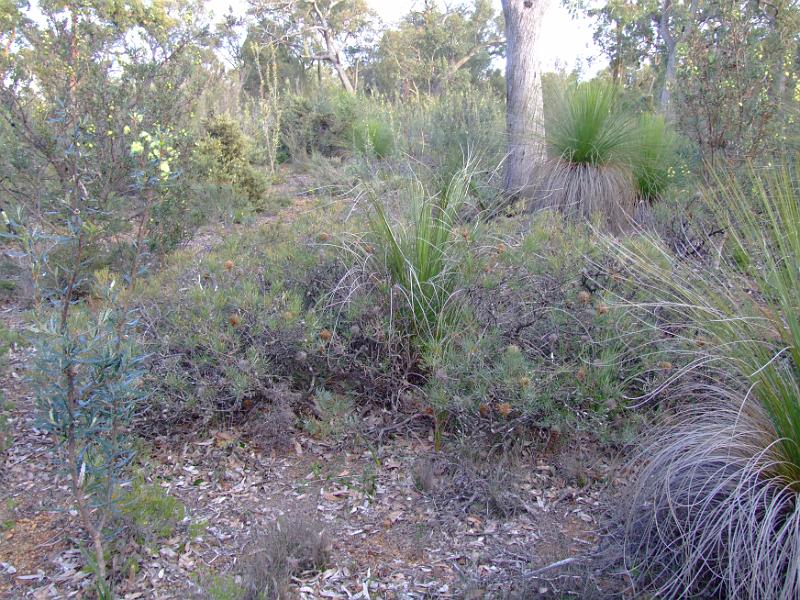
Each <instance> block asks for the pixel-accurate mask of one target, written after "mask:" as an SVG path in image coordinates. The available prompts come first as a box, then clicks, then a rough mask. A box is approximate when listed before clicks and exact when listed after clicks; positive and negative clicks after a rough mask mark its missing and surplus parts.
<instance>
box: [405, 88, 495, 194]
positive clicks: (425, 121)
mask: <svg viewBox="0 0 800 600" xmlns="http://www.w3.org/2000/svg"><path fill="white" fill-rule="evenodd" d="M394 110H395V122H397V123H398V129H399V130H400V132H401V136H402V140H403V141H402V143H403V146H404V150H405V152H406V153H407V154H409V155H411V156H412V157H413V158H414V159H415V161H417V162H419V163H420V164H422V165H424V166H426V167H428V168H429V169H430V172H431V179H433V184H434V185H436V186H438V187H442V188H443V187H445V186H446V185H447V184H448V183H449V182H450V180H451V179H452V178H453V176H455V175H456V174H457V173H458V172H459V171H460V170H461V169H462V168H463V166H464V163H465V162H467V161H469V162H470V164H471V166H472V170H473V178H472V181H471V184H472V186H473V187H475V188H477V189H476V190H473V191H478V192H480V193H481V196H483V195H485V196H486V198H485V200H486V202H487V203H488V202H490V201H491V199H492V197H493V196H492V194H493V191H492V190H491V186H490V183H491V179H492V176H493V175H494V173H495V171H496V169H497V168H498V165H500V164H501V163H502V161H503V157H504V156H505V152H506V137H505V107H504V105H503V102H502V99H501V97H500V96H498V95H497V94H495V93H493V92H492V91H491V90H487V89H483V88H476V89H469V90H465V91H462V92H447V93H443V94H440V95H437V96H432V97H421V98H419V99H415V100H409V101H406V102H403V103H401V104H399V105H396V106H395V109H394ZM481 199H482V200H483V199H484V198H483V197H482V198H481Z"/></svg>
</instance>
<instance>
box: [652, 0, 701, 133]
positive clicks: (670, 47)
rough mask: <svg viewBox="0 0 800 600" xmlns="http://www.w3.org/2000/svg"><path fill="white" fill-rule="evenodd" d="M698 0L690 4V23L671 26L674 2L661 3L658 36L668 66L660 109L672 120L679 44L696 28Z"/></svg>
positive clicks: (692, 0)
mask: <svg viewBox="0 0 800 600" xmlns="http://www.w3.org/2000/svg"><path fill="white" fill-rule="evenodd" d="M697 9H698V0H691V2H690V4H689V14H688V19H689V20H688V22H684V23H683V24H682V25H680V26H677V25H676V24H674V23H673V24H672V25H670V16H671V14H672V10H673V5H672V0H662V1H661V19H660V20H659V23H658V35H659V37H661V41H662V42H663V43H664V49H665V51H666V55H667V58H666V64H665V66H664V86H663V87H662V88H661V96H660V98H659V102H658V105H659V108H660V109H661V112H662V113H664V115H665V116H666V117H667V118H669V119H671V118H672V117H673V106H672V90H673V88H674V87H675V82H676V79H677V77H676V73H675V69H676V66H677V57H678V44H680V43H681V42H683V41H684V38H685V37H686V34H687V33H688V31H689V28H690V27H692V26H694V21H695V19H696V18H697ZM671 27H676V28H677V31H676V32H675V33H673V31H672V30H671Z"/></svg>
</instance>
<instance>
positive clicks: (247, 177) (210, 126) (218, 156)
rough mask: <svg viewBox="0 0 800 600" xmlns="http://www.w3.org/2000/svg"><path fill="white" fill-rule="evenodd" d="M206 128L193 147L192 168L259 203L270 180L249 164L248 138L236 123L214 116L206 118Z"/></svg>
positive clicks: (251, 201)
mask: <svg viewBox="0 0 800 600" xmlns="http://www.w3.org/2000/svg"><path fill="white" fill-rule="evenodd" d="M205 130H206V134H205V136H204V137H203V138H201V139H200V140H199V141H198V142H197V146H196V148H195V152H194V157H193V159H194V163H195V169H196V170H197V171H198V172H199V173H200V175H201V177H203V178H205V179H207V180H208V181H210V182H213V183H216V184H227V185H230V186H232V187H233V188H234V189H235V190H236V191H237V192H238V193H239V194H241V195H242V196H243V197H244V198H246V199H247V201H248V202H249V203H250V204H251V205H253V206H255V207H260V206H261V203H262V202H263V200H264V196H265V195H266V191H267V188H268V187H269V184H270V180H269V177H268V176H267V175H266V173H264V172H261V171H260V170H258V169H257V168H256V167H254V166H253V165H252V164H251V162H250V155H251V142H250V140H249V139H247V138H246V137H245V135H244V134H243V133H242V130H241V128H240V127H239V124H238V123H237V122H236V121H234V120H233V119H231V118H230V117H226V116H217V117H212V118H211V119H209V120H208V121H207V122H206V124H205Z"/></svg>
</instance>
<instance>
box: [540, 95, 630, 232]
mask: <svg viewBox="0 0 800 600" xmlns="http://www.w3.org/2000/svg"><path fill="white" fill-rule="evenodd" d="M635 141H636V130H635V124H634V122H633V120H632V119H631V117H630V115H629V113H628V112H627V111H625V110H624V109H623V107H622V105H621V103H620V101H619V93H618V90H617V88H616V87H615V86H613V85H611V84H608V83H605V82H603V81H600V80H593V81H589V82H585V83H578V84H574V85H563V86H562V88H561V89H560V90H559V91H558V93H557V95H556V99H555V101H554V103H553V106H552V107H551V109H550V111H549V112H548V118H547V150H548V161H547V165H546V168H545V169H544V173H543V176H542V178H541V181H540V184H539V189H538V191H537V198H536V200H535V202H534V207H535V208H554V209H557V210H559V211H560V212H562V213H564V214H566V215H568V216H579V217H585V218H591V217H594V216H596V215H601V216H602V218H603V220H604V221H605V222H606V224H608V225H610V226H612V227H613V228H615V229H619V228H623V227H624V226H626V225H627V224H628V223H630V222H631V221H632V218H633V211H634V207H635V204H636V194H635V191H634V185H633V173H632V169H633V163H634V155H635V147H636V143H635Z"/></svg>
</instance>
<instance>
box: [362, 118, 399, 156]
mask: <svg viewBox="0 0 800 600" xmlns="http://www.w3.org/2000/svg"><path fill="white" fill-rule="evenodd" d="M353 144H354V146H355V149H356V150H357V151H358V152H360V153H361V154H365V155H367V156H370V155H372V156H375V157H377V158H386V157H387V156H390V155H391V154H392V153H393V152H394V149H395V140H394V130H393V129H392V126H391V124H390V123H389V122H387V121H386V120H385V119H383V118H380V117H377V116H372V117H367V118H366V119H364V120H362V121H357V122H356V123H355V124H354V125H353Z"/></svg>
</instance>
